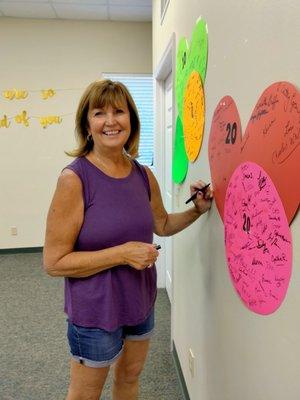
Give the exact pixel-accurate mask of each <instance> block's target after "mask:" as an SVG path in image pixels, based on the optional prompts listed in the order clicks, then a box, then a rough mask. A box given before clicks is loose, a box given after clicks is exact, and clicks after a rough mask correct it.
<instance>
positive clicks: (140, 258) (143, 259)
mask: <svg viewBox="0 0 300 400" xmlns="http://www.w3.org/2000/svg"><path fill="white" fill-rule="evenodd" d="M122 247H123V249H122V250H123V251H124V253H123V255H124V264H128V265H130V266H131V267H133V268H135V269H138V270H143V269H145V268H150V267H152V266H153V264H154V263H155V261H156V260H157V257H158V255H159V252H158V251H157V250H156V248H155V245H154V244H150V243H143V242H127V243H125V244H123V245H122Z"/></svg>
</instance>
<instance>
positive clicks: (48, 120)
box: [39, 115, 62, 129]
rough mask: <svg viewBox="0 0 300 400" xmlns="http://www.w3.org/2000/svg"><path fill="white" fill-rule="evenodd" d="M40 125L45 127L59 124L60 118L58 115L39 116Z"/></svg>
mask: <svg viewBox="0 0 300 400" xmlns="http://www.w3.org/2000/svg"><path fill="white" fill-rule="evenodd" d="M39 121H40V124H41V126H42V127H43V128H44V129H46V128H47V127H48V125H52V124H60V123H61V121H62V118H61V117H60V116H58V115H47V116H43V117H40V118H39Z"/></svg>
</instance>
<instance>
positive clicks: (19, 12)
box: [0, 0, 152, 22]
mask: <svg viewBox="0 0 300 400" xmlns="http://www.w3.org/2000/svg"><path fill="white" fill-rule="evenodd" d="M1 17H14V18H46V19H77V20H100V21H143V22H146V21H151V20H152V1H151V0H0V18H1ZM0 20H1V19H0Z"/></svg>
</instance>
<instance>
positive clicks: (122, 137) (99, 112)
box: [87, 104, 131, 151]
mask: <svg viewBox="0 0 300 400" xmlns="http://www.w3.org/2000/svg"><path fill="white" fill-rule="evenodd" d="M87 119H88V132H89V134H90V135H92V137H93V140H94V146H95V147H96V148H97V147H98V148H103V147H105V148H107V149H108V148H110V149H112V150H113V149H114V150H116V149H118V150H120V151H121V150H123V147H124V145H125V143H126V142H127V140H128V138H129V136H130V132H131V125H130V112H129V109H128V106H127V105H126V104H124V105H123V106H121V107H117V108H115V107H113V106H111V105H108V106H106V107H104V108H94V109H90V110H89V111H88V115H87Z"/></svg>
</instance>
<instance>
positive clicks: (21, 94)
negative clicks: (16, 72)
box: [2, 89, 28, 100]
mask: <svg viewBox="0 0 300 400" xmlns="http://www.w3.org/2000/svg"><path fill="white" fill-rule="evenodd" d="M2 96H3V97H4V98H5V99H7V100H13V99H16V100H24V99H26V97H27V96H28V91H27V90H17V89H12V90H5V91H4V92H2Z"/></svg>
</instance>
